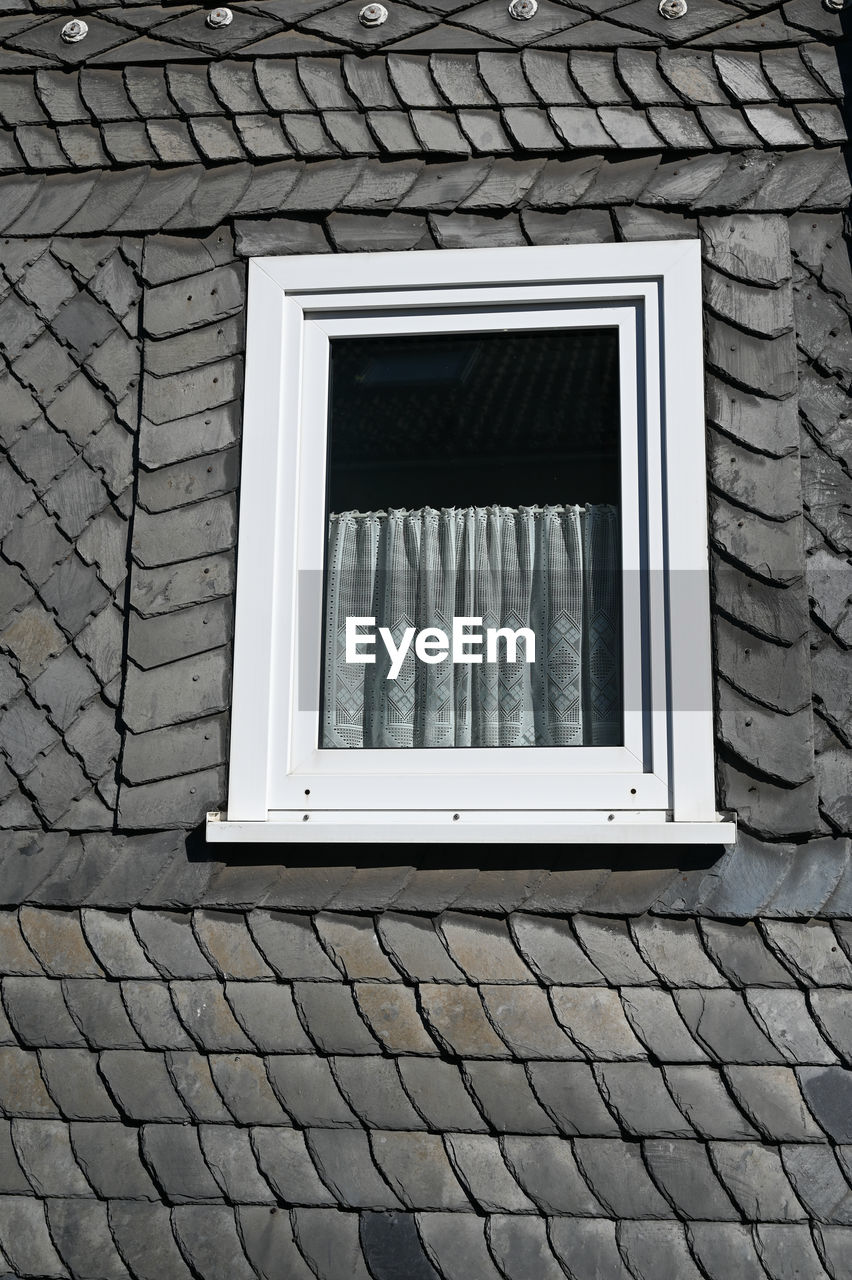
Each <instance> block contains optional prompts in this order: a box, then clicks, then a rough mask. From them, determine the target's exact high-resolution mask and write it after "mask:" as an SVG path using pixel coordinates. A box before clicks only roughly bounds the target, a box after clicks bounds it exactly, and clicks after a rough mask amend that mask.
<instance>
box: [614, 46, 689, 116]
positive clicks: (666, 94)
mask: <svg viewBox="0 0 852 1280" xmlns="http://www.w3.org/2000/svg"><path fill="white" fill-rule="evenodd" d="M615 65H616V68H617V74H618V76H619V77H620V78H621V80H622V81H623V83H624V84H625V85H626V86H627V89H628V90H629V92H630V93H631V94H632V96H633V98H634V100H635V101H636V102H637V103H639V104H641V105H643V106H645V105H648V104H649V103H654V104H659V105H667V104H671V105H674V104H676V103H678V102H679V101H680V99H679V98H678V96H677V94H676V93H675V92H674V90H673V89H671V88H670V86H669V85H668V84H666V82H665V80H664V79H663V78H662V76H661V75H660V73H659V71H658V70H657V56H656V54H655V53H654V52H652V51H651V50H650V49H648V50H645V49H618V50H617V51H616V54H615Z"/></svg>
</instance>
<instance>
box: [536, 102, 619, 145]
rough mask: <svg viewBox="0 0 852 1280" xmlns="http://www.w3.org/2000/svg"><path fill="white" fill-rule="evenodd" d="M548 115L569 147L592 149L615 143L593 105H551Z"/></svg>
mask: <svg viewBox="0 0 852 1280" xmlns="http://www.w3.org/2000/svg"><path fill="white" fill-rule="evenodd" d="M548 116H549V117H550V120H551V123H552V124H553V127H554V128H555V129H556V132H557V133H558V134H559V136H560V137H561V138H562V140H563V141H564V142H565V143H566V145H567V146H569V147H574V148H578V149H579V148H583V149H586V148H589V149H591V148H593V147H594V148H607V147H611V146H613V145H614V143H613V139H612V137H611V136H610V134H608V133H607V131H606V129H605V128H604V127H603V125H602V124H601V122H600V119H599V117H598V114H597V112H596V111H594V110H593V109H592V108H591V107H551V108H550V110H549V111H548Z"/></svg>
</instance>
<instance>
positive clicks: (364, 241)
mask: <svg viewBox="0 0 852 1280" xmlns="http://www.w3.org/2000/svg"><path fill="white" fill-rule="evenodd" d="M360 7H361V5H360V0H287V3H286V4H281V3H280V0H260V2H259V3H252V4H247V3H243V2H241V0H237V3H235V4H234V5H233V6H232V8H233V10H234V20H233V22H232V23H231V25H230V26H228V27H224V28H219V29H216V30H214V29H212V28H209V27H207V26H206V25H205V22H204V17H205V10H204V9H195V10H193V9H192V8H191V7H190V8H186V7H184V6H176V5H170V4H169V5H164V6H156V5H147V4H138V3H135V2H130V0H129V2H128V3H121V4H112V5H107V6H102V7H100V8H98V9H97V11H96V12H86V11H85V10H83V9H81V10H80V16H83V17H85V19H86V21H87V22H88V23H89V35H88V36H87V38H86V40H84V41H81V42H80V43H78V44H65V43H63V42H62V41H61V39H60V38H59V31H60V29H61V27H62V25H63V24H64V23H65V22H66V21H67V20H68V17H69V16H70V15H71V12H72V7H68V6H59V5H55V6H52V7H47V6H45V5H41V4H39V5H36V4H31V3H30V2H29V0H8V3H7V4H6V5H5V6H3V5H0V10H2V12H0V446H1V447H2V448H0V906H2V909H0V1272H2V1273H3V1274H6V1275H8V1276H10V1277H11V1276H20V1277H24V1276H29V1277H34V1276H40V1277H41V1276H43V1277H48V1276H49V1277H56V1278H57V1280H59V1278H64V1277H71V1278H72V1280H104V1278H105V1277H109V1280H128V1277H130V1278H132V1280H152V1278H153V1277H157V1280H161V1278H165V1280H190V1277H194V1278H195V1280H199V1277H200V1278H202V1280H220V1278H223V1277H227V1278H228V1280H232V1278H233V1277H237V1278H238V1280H242V1278H243V1277H245V1280H267V1278H268V1280H273V1278H275V1280H277V1278H278V1277H281V1276H282V1275H286V1276H287V1277H288V1280H290V1278H292V1280H311V1278H313V1280H352V1278H353V1277H354V1278H355V1280H421V1278H422V1280H456V1278H457V1277H463V1278H464V1280H468V1278H469V1277H475V1278H476V1280H500V1278H502V1280H531V1277H535V1278H536V1280H538V1278H539V1277H541V1278H542V1280H551V1278H555V1280H560V1278H561V1277H564V1276H566V1275H568V1276H571V1277H574V1278H575V1280H593V1278H594V1277H598V1278H605V1280H622V1278H623V1280H667V1278H668V1277H670V1276H677V1277H678V1280H693V1278H695V1280H697V1278H698V1277H703V1280H728V1277H730V1276H744V1277H746V1280H752V1278H755V1280H766V1277H769V1280H788V1277H790V1276H792V1275H802V1276H805V1275H806V1276H808V1277H815V1278H816V1277H819V1278H820V1280H826V1278H827V1280H846V1278H847V1277H848V1276H849V1258H850V1256H852V1189H851V1188H852V1160H850V1157H849V1152H850V1151H852V1130H851V1129H850V1121H849V1116H850V1108H851V1107H852V1029H850V1028H852V1023H850V1017H849V1007H850V1005H849V1001H850V989H852V924H850V922H851V921H852V782H850V779H852V736H850V734H851V733H852V731H851V730H850V725H852V704H850V695H849V689H850V687H852V659H850V652H852V595H850V587H849V565H850V560H852V534H850V520H849V511H850V504H852V481H850V468H852V445H850V440H852V434H850V416H849V403H850V401H849V393H850V390H852V388H850V368H852V337H851V336H850V316H852V273H850V266H849V263H850V255H849V241H848V231H849V226H848V206H849V200H850V195H852V185H850V176H849V169H848V167H847V163H848V162H847V160H846V158H845V157H844V152H843V150H842V148H843V145H844V143H845V142H846V136H847V134H846V125H845V121H844V115H843V97H844V83H848V78H849V74H850V73H849V65H850V64H849V53H848V49H849V45H848V40H847V38H846V34H845V32H846V28H847V27H848V22H847V20H846V17H845V15H844V14H842V13H837V12H833V11H830V10H827V9H825V8H824V7H823V5H822V4H821V3H818V0H789V2H788V3H784V4H782V5H780V6H779V5H778V4H776V3H765V2H764V0H748V4H746V5H738V4H735V3H724V4H723V3H721V0H690V3H689V9H688V13H687V16H686V17H685V18H683V19H680V20H677V21H670V22H667V21H665V20H664V19H662V18H661V17H660V16H659V14H658V12H657V5H656V0H638V2H636V3H622V4H602V3H598V2H597V0H594V2H592V0H588V2H586V0H576V3H570V4H569V3H565V2H563V0H540V4H539V10H538V14H537V16H536V18H535V19H534V20H533V21H531V22H515V21H513V20H512V19H510V18H509V17H508V15H507V13H506V3H505V0H484V2H483V0H407V2H406V3H397V0H393V2H392V3H389V5H388V8H389V9H390V11H391V16H390V18H389V21H388V22H387V23H386V24H385V25H384V26H381V27H377V28H365V27H362V26H361V25H360V24H359V23H358V20H357V13H358V10H359V8H360ZM670 237H690V238H693V237H700V239H701V244H702V252H703V260H704V300H705V312H704V323H705V349H706V387H707V394H706V406H707V445H708V493H709V498H710V528H709V530H708V534H709V542H710V548H711V570H712V592H713V651H714V691H715V700H716V702H715V710H716V748H717V782H718V801H719V805H720V807H729V808H731V809H733V810H735V811H736V813H737V815H738V822H739V830H740V836H739V839H738V842H737V844H736V846H734V847H732V848H729V849H725V850H719V851H713V850H710V851H708V852H707V855H706V857H705V856H704V855H703V854H699V855H698V856H697V857H688V856H684V854H683V851H679V850H676V851H673V850H672V849H668V850H650V851H645V853H644V854H643V856H642V857H641V858H637V857H636V851H634V850H614V851H611V852H612V857H611V858H610V859H609V860H608V862H606V863H605V862H604V859H603V858H601V856H600V854H599V853H595V851H590V850H588V849H582V850H570V851H568V853H569V854H570V855H571V856H570V857H569V856H566V855H563V853H562V851H560V857H559V859H558V860H554V861H552V862H545V861H544V859H543V858H536V857H535V856H534V855H533V857H532V858H530V854H529V850H524V851H523V856H520V854H518V856H516V857H515V858H514V861H515V866H509V865H506V866H501V867H499V868H496V867H495V866H493V865H491V866H488V865H484V864H485V862H486V859H485V858H484V857H481V856H480V855H481V854H482V851H481V850H470V849H468V850H461V849H460V850H457V853H458V854H459V855H460V856H458V857H455V859H454V865H453V866H452V867H443V868H442V867H440V866H438V865H436V860H435V859H434V858H432V859H429V858H424V859H423V860H419V861H414V860H413V862H412V864H408V863H404V862H403V863H401V864H400V865H370V863H371V862H375V861H377V859H370V858H369V857H367V858H364V857H363V856H361V855H362V854H363V850H362V849H361V847H360V846H353V847H352V848H351V849H348V850H340V849H336V850H331V851H329V852H328V857H327V860H326V861H327V865H311V864H310V863H307V862H306V860H305V859H301V860H299V859H298V858H297V857H296V858H295V859H294V860H292V865H288V866H282V865H280V863H279V862H278V861H276V860H275V859H274V858H273V859H272V860H268V861H266V862H260V861H259V860H258V856H257V848H256V847H254V848H247V849H241V850H240V849H236V848H232V849H230V850H229V855H230V856H229V857H228V860H227V861H217V860H215V859H214V858H213V857H211V856H209V851H208V850H207V849H206V848H205V846H204V844H203V839H199V835H200V833H199V831H198V830H196V828H197V827H198V824H199V823H201V822H202V821H203V818H204V815H205V813H206V812H207V811H208V810H209V809H215V808H224V807H225V806H226V802H227V796H226V770H227V750H228V728H229V714H230V672H231V658H232V655H231V643H232V636H233V600H234V583H235V566H236V559H237V555H238V550H239V549H238V547H237V544H236V519H237V515H238V504H239V447H240V430H241V399H242V391H243V358H244V354H245V351H244V347H245V335H244V309H245V280H246V260H247V259H248V258H250V257H251V256H253V255H256V254H268V253H271V254H289V253H320V252H321V253H336V252H340V253H345V252H353V251H358V250H363V249H392V250H400V251H416V250H418V249H420V248H430V249H431V248H457V247H470V246H480V245H503V244H506V245H524V244H531V245H537V244H540V245H543V244H567V243H580V244H582V243H589V242H602V241H626V240H648V239H656V238H670ZM291 852H293V853H295V851H291ZM356 861H357V862H360V865H356ZM531 861H532V862H533V863H535V862H539V863H540V865H539V866H529V865H527V864H528V863H529V862H531ZM463 864H467V865H463ZM477 864H478V865H477ZM672 864H674V865H672Z"/></svg>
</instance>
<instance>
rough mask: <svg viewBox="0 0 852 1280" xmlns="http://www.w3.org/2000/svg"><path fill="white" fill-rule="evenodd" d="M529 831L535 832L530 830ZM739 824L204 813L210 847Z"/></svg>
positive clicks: (337, 812)
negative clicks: (251, 817)
mask: <svg viewBox="0 0 852 1280" xmlns="http://www.w3.org/2000/svg"><path fill="white" fill-rule="evenodd" d="M531 828H534V829H535V830H534V831H532V830H531ZM736 838H737V825H736V822H735V821H732V820H730V819H728V818H721V817H719V818H717V820H716V821H713V822H674V821H671V820H667V818H666V814H665V813H663V812H649V811H647V810H646V811H643V812H627V811H624V812H620V813H615V814H613V815H612V817H611V818H610V816H609V815H608V814H607V813H606V812H605V811H601V812H593V813H589V812H586V813H579V812H576V811H571V812H561V811H559V810H548V811H544V812H542V811H538V812H527V811H523V810H520V811H517V810H516V811H487V810H477V811H473V812H471V811H467V812H464V811H461V812H459V813H458V816H457V817H456V816H454V814H453V812H452V811H451V810H447V811H443V810H442V811H434V810H430V811H423V810H390V809H386V810H378V811H375V810H374V811H366V810H360V811H359V810H341V809H334V810H316V809H315V810H310V811H308V813H307V817H306V816H305V811H304V810H277V811H273V812H271V813H270V814H269V817H268V819H267V821H265V822H246V821H229V820H228V817H227V814H221V813H208V815H207V840H208V842H209V843H210V844H235V843H238V842H243V843H245V844H332V843H346V844H350V843H351V844H390V843H406V844H717V845H719V844H726V845H727V844H733V843H734V841H735V840H736Z"/></svg>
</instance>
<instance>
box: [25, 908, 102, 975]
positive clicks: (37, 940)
mask: <svg viewBox="0 0 852 1280" xmlns="http://www.w3.org/2000/svg"><path fill="white" fill-rule="evenodd" d="M20 921H21V929H22V931H23V934H24V937H25V939H26V941H27V943H28V944H29V946H30V947H31V948H32V950H33V951H34V952H35V954H36V956H37V957H38V959H39V960H40V961H41V963H42V965H43V966H44V969H45V972H46V973H48V974H51V975H53V976H55V977H64V976H68V977H76V978H98V977H102V976H103V970H102V969H101V967H100V965H99V964H98V962H97V961H96V960H95V957H94V956H93V955H92V952H91V950H90V949H89V946H88V944H87V943H86V940H85V937H84V935H83V931H82V928H81V926H80V917H79V914H78V913H77V912H76V911H51V910H48V909H45V908H42V907H31V906H24V907H22V908H21V913H20Z"/></svg>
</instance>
